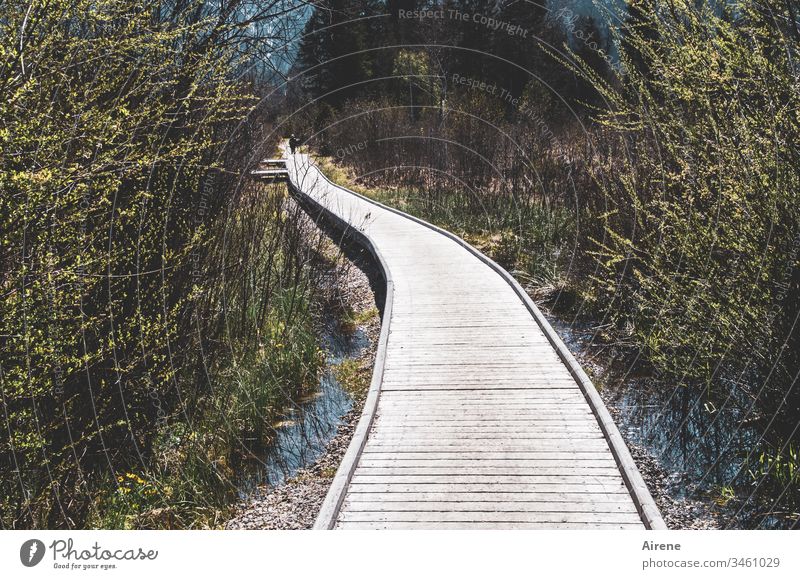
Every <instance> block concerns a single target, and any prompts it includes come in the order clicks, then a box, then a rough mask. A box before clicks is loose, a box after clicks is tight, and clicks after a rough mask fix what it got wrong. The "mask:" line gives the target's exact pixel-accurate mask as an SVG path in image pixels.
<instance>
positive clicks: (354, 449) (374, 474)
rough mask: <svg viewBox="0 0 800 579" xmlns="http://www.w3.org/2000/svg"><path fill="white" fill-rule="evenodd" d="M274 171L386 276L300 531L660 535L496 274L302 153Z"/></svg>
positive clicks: (581, 379)
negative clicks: (355, 387)
mask: <svg viewBox="0 0 800 579" xmlns="http://www.w3.org/2000/svg"><path fill="white" fill-rule="evenodd" d="M287 169H288V173H289V180H290V185H291V187H292V189H293V192H294V194H295V195H297V196H298V197H300V198H301V200H303V201H304V202H305V203H306V204H308V205H310V207H311V208H312V213H318V212H320V210H321V212H322V213H323V214H324V215H325V216H326V217H327V218H328V219H329V220H330V221H331V222H333V223H334V224H335V225H338V226H339V227H340V228H347V229H348V231H349V233H350V234H351V237H353V238H355V239H356V241H358V242H360V243H361V244H363V245H364V246H366V247H367V248H368V249H369V250H370V251H371V252H372V253H373V255H374V256H375V258H376V259H377V261H378V263H379V265H380V267H381V268H382V270H383V274H384V277H385V278H386V282H387V295H386V304H385V308H384V312H383V321H382V332H381V338H380V342H379V344H378V353H377V359H376V363H375V370H374V374H373V380H372V384H371V386H370V391H369V395H368V398H367V401H366V403H365V408H364V413H363V415H362V417H361V420H360V422H359V424H358V427H357V430H356V434H355V435H354V438H353V442H352V443H351V445H350V447H349V449H348V451H347V454H346V456H345V457H344V460H343V461H342V465H341V467H340V468H339V470H338V472H337V474H336V477H335V479H334V482H333V484H332V485H331V489H330V491H329V493H328V495H327V498H326V500H325V503H324V505H323V507H322V509H321V511H320V514H319V517H318V519H317V523H316V525H315V528H326V529H329V528H337V529H483V528H492V529H495V528H514V529H562V528H576V529H643V528H664V523H663V521H662V519H661V516H660V514H659V512H658V510H657V508H656V507H655V505H654V503H653V500H652V498H651V497H650V494H649V492H648V491H647V488H646V486H645V485H644V482H643V481H642V479H641V476H640V475H639V472H638V471H637V470H636V466H635V465H634V463H633V461H632V459H631V457H630V453H629V452H628V450H627V447H625V444H624V442H623V441H622V439H621V437H620V435H619V432H618V430H617V428H616V426H614V424H613V422H612V421H611V418H610V416H609V415H608V412H607V410H606V409H605V407H604V406H603V404H602V401H601V399H600V397H599V396H598V395H597V392H596V391H595V389H594V387H593V386H592V385H591V382H589V380H588V378H587V377H586V375H585V374H584V373H583V371H582V370H581V369H580V367H579V366H578V365H577V363H576V362H575V361H574V359H573V358H572V357H571V355H570V354H569V352H567V350H566V348H565V347H564V345H563V343H561V341H560V339H559V338H558V337H557V336H556V335H555V333H554V332H553V330H552V328H551V327H550V326H549V324H547V322H546V321H545V320H544V318H542V316H541V314H540V313H539V311H538V309H536V306H535V305H533V303H532V302H531V301H530V299H529V298H528V297H527V295H525V293H524V291H522V289H521V288H520V287H519V285H517V284H516V282H514V281H513V280H512V279H511V277H510V276H509V275H508V274H507V273H506V272H504V271H503V270H502V269H500V268H499V267H498V266H497V265H496V264H494V263H493V262H491V261H490V260H488V258H486V257H484V256H483V255H481V254H480V253H478V252H477V251H476V250H474V249H473V248H471V247H470V246H468V245H467V244H466V243H464V242H463V241H461V240H460V239H458V238H456V237H454V236H452V235H450V234H447V233H446V232H443V231H441V230H438V229H436V228H434V227H432V226H429V225H428V224H426V223H424V222H421V221H419V220H417V219H414V218H411V217H409V216H407V215H405V214H402V213H400V212H398V211H396V210H393V209H390V208H387V207H384V206H381V205H379V204H376V203H374V202H371V201H369V200H367V199H365V198H363V197H361V196H359V195H357V194H355V193H353V192H350V191H348V190H346V189H343V188H341V187H337V186H335V185H333V184H332V183H330V182H329V181H328V180H327V179H326V178H325V177H324V176H323V175H322V174H321V173H320V172H319V170H318V169H317V168H316V167H315V166H313V164H312V163H311V162H310V160H309V158H308V157H307V156H306V155H300V154H298V155H293V156H290V158H289V159H288V161H287Z"/></svg>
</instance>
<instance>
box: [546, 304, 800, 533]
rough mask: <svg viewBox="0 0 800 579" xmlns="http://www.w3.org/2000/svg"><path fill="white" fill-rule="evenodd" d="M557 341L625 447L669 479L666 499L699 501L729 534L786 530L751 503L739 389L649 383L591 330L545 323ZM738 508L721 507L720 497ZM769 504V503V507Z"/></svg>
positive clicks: (751, 442)
mask: <svg viewBox="0 0 800 579" xmlns="http://www.w3.org/2000/svg"><path fill="white" fill-rule="evenodd" d="M547 317H548V321H550V323H551V324H552V326H553V327H554V329H555V330H556V332H557V333H558V334H559V336H560V337H561V339H562V340H563V341H564V343H565V344H566V345H567V347H568V348H569V349H570V351H571V352H572V353H573V355H575V356H576V358H578V360H579V361H580V363H581V364H582V365H583V366H584V368H585V369H587V371H589V372H590V373H591V374H593V375H594V382H595V385H596V386H597V387H598V388H599V389H601V391H602V395H603V398H604V400H605V401H606V404H607V405H608V406H609V408H610V409H611V410H612V411H613V413H614V414H615V421H616V423H617V427H618V428H619V429H620V432H621V433H622V435H623V437H624V438H625V440H626V441H627V442H628V443H633V444H635V445H637V446H639V447H641V448H644V449H645V450H646V451H647V452H648V453H649V454H650V455H652V456H653V457H655V458H656V459H657V460H658V462H659V464H660V466H661V467H662V468H663V469H664V470H665V471H666V472H667V473H669V478H668V485H667V492H668V493H669V494H670V495H671V496H672V497H674V498H676V499H688V500H692V501H699V502H702V503H704V504H706V505H707V508H708V511H709V512H715V513H716V514H717V515H718V516H719V518H720V520H721V521H723V524H724V525H726V526H728V527H730V528H758V527H761V528H771V527H781V526H787V525H790V524H791V523H787V522H786V521H783V522H781V521H780V520H779V519H776V518H775V517H772V516H770V515H765V514H764V511H765V509H764V507H763V503H762V505H761V506H759V505H758V504H756V502H757V501H755V500H753V499H752V497H751V495H752V488H753V486H754V484H753V482H754V481H753V477H752V476H751V475H750V474H749V472H748V462H747V460H748V458H749V459H750V460H751V461H752V460H754V459H755V457H754V456H752V455H751V452H752V451H751V449H753V448H755V447H757V446H758V443H759V442H760V437H761V434H762V432H761V431H759V429H758V428H757V427H756V426H755V425H754V423H753V422H752V420H750V419H751V418H752V415H751V413H750V411H751V404H752V402H751V400H750V399H749V398H748V397H747V396H746V394H745V392H744V391H743V390H742V389H741V388H736V387H734V386H731V385H727V388H729V390H730V394H729V395H728V396H727V397H725V398H719V397H714V396H710V395H709V394H708V393H707V392H706V391H705V390H704V389H698V388H689V387H686V386H681V385H678V384H675V383H669V382H667V381H665V380H659V379H658V378H656V377H654V376H652V375H648V373H647V372H645V371H642V370H641V369H639V368H637V365H636V364H632V363H631V362H630V361H629V360H626V361H625V362H623V361H621V360H620V359H615V357H614V352H613V351H612V349H611V348H609V347H604V346H603V345H602V344H600V343H598V341H597V340H596V332H595V330H594V328H593V327H591V325H589V324H585V323H578V322H565V321H563V320H560V319H558V318H555V317H554V316H552V315H548V316H547ZM724 488H730V489H732V490H733V491H735V493H736V496H737V497H740V498H739V500H734V501H729V502H727V503H726V502H725V501H724V500H723V501H719V500H718V499H719V498H720V496H721V492H722V489H724ZM768 502H769V501H768Z"/></svg>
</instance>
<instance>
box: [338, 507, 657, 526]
mask: <svg viewBox="0 0 800 579" xmlns="http://www.w3.org/2000/svg"><path fill="white" fill-rule="evenodd" d="M339 521H340V522H343V523H344V522H357V521H362V522H378V521H396V522H403V521H407V522H420V523H427V522H431V523H439V522H448V523H605V524H608V523H616V524H628V525H635V524H639V525H640V526H641V524H642V522H641V520H640V519H639V515H638V514H636V512H633V513H625V512H616V513H570V512H566V513H565V512H555V513H549V512H536V511H530V512H506V511H495V512H486V511H471V512H452V511H451V512H447V511H445V512H430V511H416V512H414V511H373V512H366V511H349V510H344V511H343V512H342V513H341V514H340V515H339Z"/></svg>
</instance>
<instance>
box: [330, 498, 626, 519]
mask: <svg viewBox="0 0 800 579" xmlns="http://www.w3.org/2000/svg"><path fill="white" fill-rule="evenodd" d="M344 509H345V511H346V512H348V513H359V512H364V513H385V512H390V513H398V512H412V513H422V512H433V513H435V512H440V513H441V512H451V513H462V512H470V513H480V512H483V513H592V514H601V513H624V514H629V515H632V516H633V517H634V520H633V521H632V522H637V521H638V520H639V517H638V515H637V513H636V507H634V506H633V503H631V502H630V501H625V502H621V501H612V502H608V503H602V502H585V503H567V502H560V503H557V502H552V501H526V502H522V501H514V502H508V501H506V500H505V499H503V500H501V501H495V502H489V501H477V502H473V501H466V500H463V499H459V500H457V501H409V500H405V501H391V502H389V501H383V500H373V501H364V500H356V501H352V500H349V499H348V501H347V502H345V504H344Z"/></svg>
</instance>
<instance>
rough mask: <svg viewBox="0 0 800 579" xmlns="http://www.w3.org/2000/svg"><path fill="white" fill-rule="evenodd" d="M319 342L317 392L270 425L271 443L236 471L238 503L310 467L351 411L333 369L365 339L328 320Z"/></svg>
mask: <svg viewBox="0 0 800 579" xmlns="http://www.w3.org/2000/svg"><path fill="white" fill-rule="evenodd" d="M322 343H323V350H324V351H325V352H326V355H327V364H326V370H325V371H324V372H323V374H322V376H321V377H320V381H319V389H318V390H317V392H315V393H314V394H313V395H311V396H309V397H308V398H306V399H305V400H300V401H298V404H297V406H296V407H295V408H293V409H290V410H289V411H288V412H287V414H286V415H285V416H284V417H283V420H282V421H281V422H279V423H278V424H277V425H276V426H275V434H274V437H273V439H272V442H271V444H270V445H269V446H267V447H265V448H263V449H261V450H260V451H258V452H257V455H258V457H259V459H258V460H257V461H256V460H254V461H250V463H249V464H248V465H245V466H244V468H242V469H241V472H242V474H241V480H240V482H239V489H240V490H239V494H240V496H241V497H242V498H244V497H251V496H253V495H254V494H255V493H257V492H258V487H259V486H260V485H269V486H277V485H280V484H281V483H282V482H284V481H285V480H286V479H288V478H291V477H292V476H294V475H295V474H296V473H297V471H298V470H300V469H302V468H304V467H307V466H308V465H310V464H312V463H314V462H315V461H316V460H317V459H318V458H319V457H320V456H321V455H322V453H323V452H324V450H325V447H326V445H327V444H328V442H329V441H330V440H331V439H332V438H333V437H334V435H335V434H336V430H337V428H338V426H339V425H340V424H341V423H342V417H343V416H344V415H345V414H347V413H348V412H349V411H350V410H351V409H352V407H353V399H352V398H351V396H350V395H349V394H348V393H347V392H346V391H345V390H344V389H343V388H342V386H341V384H339V382H338V381H337V379H336V377H335V376H334V373H333V370H332V367H333V366H335V365H336V364H338V363H340V362H342V361H343V360H345V359H347V358H355V357H358V356H359V355H360V354H361V353H362V352H363V351H364V350H365V349H366V348H367V347H368V346H369V338H368V337H367V335H366V334H365V333H364V331H363V330H362V329H361V328H356V330H355V331H354V332H347V331H345V330H344V329H343V328H341V327H340V325H339V323H338V322H337V321H335V320H328V321H327V323H326V325H325V330H324V332H323V336H322Z"/></svg>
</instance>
